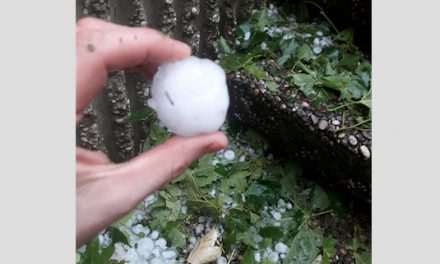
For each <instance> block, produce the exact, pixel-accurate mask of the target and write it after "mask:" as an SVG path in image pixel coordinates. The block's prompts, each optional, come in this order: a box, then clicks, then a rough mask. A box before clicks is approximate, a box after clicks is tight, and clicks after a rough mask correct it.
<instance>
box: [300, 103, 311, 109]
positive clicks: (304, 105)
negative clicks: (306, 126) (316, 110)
mask: <svg viewBox="0 0 440 264" xmlns="http://www.w3.org/2000/svg"><path fill="white" fill-rule="evenodd" d="M301 106H302V107H304V108H309V107H310V104H309V103H307V102H302V103H301Z"/></svg>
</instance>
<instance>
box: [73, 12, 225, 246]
mask: <svg viewBox="0 0 440 264" xmlns="http://www.w3.org/2000/svg"><path fill="white" fill-rule="evenodd" d="M76 37H77V39H76V81H77V83H76V91H77V94H76V121H77V122H79V121H80V119H81V117H82V112H83V110H84V108H85V107H86V106H87V104H88V103H89V102H90V101H91V100H92V99H93V97H94V96H95V95H96V94H97V92H98V91H99V89H100V88H101V87H102V86H103V85H104V84H105V81H106V79H107V75H108V73H109V72H110V71H113V70H118V69H134V70H137V71H138V72H140V73H141V74H143V75H144V76H145V77H147V78H150V77H151V76H152V75H153V74H154V72H155V71H156V69H157V67H158V66H159V65H160V64H161V63H163V62H167V61H173V60H177V59H180V58H184V57H187V56H189V55H190V53H191V50H190V48H189V47H188V46H187V45H185V44H184V43H181V42H179V41H176V40H172V39H170V38H167V37H165V36H164V35H162V34H161V33H159V32H158V31H155V30H152V29H145V28H130V27H125V26H119V25H115V24H111V23H108V22H104V21H101V20H98V19H94V18H85V19H82V20H80V21H78V22H77V25H76ZM226 145H227V139H226V137H225V135H224V134H222V133H220V132H214V133H210V134H204V135H200V136H196V137H191V138H189V137H187V138H185V137H178V136H174V137H172V138H171V139H169V140H168V141H166V142H165V143H163V144H161V145H159V146H157V147H155V148H154V149H152V150H150V151H148V152H146V153H143V154H141V155H139V156H137V157H135V158H133V159H131V160H130V161H127V162H125V163H120V164H114V163H111V162H110V160H109V159H108V158H107V156H106V155H104V154H103V153H101V152H98V151H89V150H85V149H81V148H77V150H76V245H77V247H79V246H81V245H83V244H85V243H86V242H87V241H88V240H90V239H91V238H92V237H93V236H94V235H96V234H97V233H98V232H100V231H101V230H103V229H104V228H106V227H107V226H109V225H111V224H112V223H114V222H115V221H116V220H118V219H119V218H121V217H123V216H124V215H125V214H127V213H128V212H130V210H132V209H133V208H134V207H135V206H136V205H137V204H139V203H140V202H141V201H142V200H143V199H144V198H145V197H146V196H148V195H149V194H151V193H152V192H154V191H155V190H157V189H158V188H160V187H161V186H162V185H164V184H165V183H166V182H168V181H169V180H171V179H172V178H173V177H175V176H178V175H179V174H180V173H182V172H183V171H184V170H185V169H186V168H187V167H188V166H189V165H190V164H191V163H192V162H193V161H194V160H196V159H198V158H199V157H200V156H202V155H204V154H206V153H209V152H215V151H218V150H220V149H222V148H224V147H226Z"/></svg>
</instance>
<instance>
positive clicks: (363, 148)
mask: <svg viewBox="0 0 440 264" xmlns="http://www.w3.org/2000/svg"><path fill="white" fill-rule="evenodd" d="M359 151H360V152H361V154H362V156H364V158H365V159H369V158H370V157H371V153H370V150H369V149H368V148H367V146H365V145H362V146H360V147H359Z"/></svg>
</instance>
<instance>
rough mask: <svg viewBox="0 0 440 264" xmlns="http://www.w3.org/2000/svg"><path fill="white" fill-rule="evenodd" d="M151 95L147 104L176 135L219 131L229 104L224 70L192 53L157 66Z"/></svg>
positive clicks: (161, 122) (163, 124)
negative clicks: (189, 55) (186, 56)
mask: <svg viewBox="0 0 440 264" xmlns="http://www.w3.org/2000/svg"><path fill="white" fill-rule="evenodd" d="M151 95H152V98H151V99H149V100H148V105H149V106H150V107H151V108H152V109H154V110H155V111H156V113H157V117H158V119H159V121H160V125H162V126H165V127H167V128H168V129H169V130H170V131H171V132H173V133H175V134H176V135H179V136H195V135H198V134H201V133H208V132H214V131H216V130H218V129H219V128H220V127H221V126H222V125H223V123H224V122H225V119H226V113H227V111H228V107H229V94H228V88H227V84H226V74H225V72H224V70H223V69H222V68H221V67H220V66H219V65H217V64H216V63H215V62H213V61H211V60H208V59H201V58H197V57H194V56H191V57H188V58H185V59H182V60H178V61H174V62H168V63H164V64H162V65H161V66H159V69H158V71H157V72H156V74H155V75H154V77H153V84H152V87H151Z"/></svg>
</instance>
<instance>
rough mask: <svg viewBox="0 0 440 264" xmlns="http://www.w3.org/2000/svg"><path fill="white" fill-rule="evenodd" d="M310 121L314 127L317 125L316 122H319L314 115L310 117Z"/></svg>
mask: <svg viewBox="0 0 440 264" xmlns="http://www.w3.org/2000/svg"><path fill="white" fill-rule="evenodd" d="M310 119H312V123H313V124H314V125H316V124H318V122H319V119H318V117H317V116H315V115H311V116H310Z"/></svg>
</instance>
